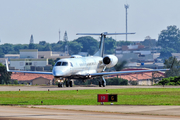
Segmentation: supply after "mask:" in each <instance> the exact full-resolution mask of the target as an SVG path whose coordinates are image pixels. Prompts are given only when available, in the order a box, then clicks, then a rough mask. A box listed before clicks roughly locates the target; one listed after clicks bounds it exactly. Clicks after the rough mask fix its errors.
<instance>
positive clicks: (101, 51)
mask: <svg viewBox="0 0 180 120" xmlns="http://www.w3.org/2000/svg"><path fill="white" fill-rule="evenodd" d="M126 34H135V33H108V32H104V33H77V34H76V35H100V36H101V41H100V46H99V50H98V51H97V52H96V53H95V54H94V56H100V57H103V54H104V38H105V37H106V35H126Z"/></svg>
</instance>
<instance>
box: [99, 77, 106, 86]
mask: <svg viewBox="0 0 180 120" xmlns="http://www.w3.org/2000/svg"><path fill="white" fill-rule="evenodd" d="M101 85H102V86H103V87H105V86H106V80H105V79H104V77H102V78H101V81H99V87H101Z"/></svg>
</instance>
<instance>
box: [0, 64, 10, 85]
mask: <svg viewBox="0 0 180 120" xmlns="http://www.w3.org/2000/svg"><path fill="white" fill-rule="evenodd" d="M10 79H11V73H10V72H7V70H6V67H5V66H4V65H2V63H0V84H4V83H6V84H8V83H10Z"/></svg>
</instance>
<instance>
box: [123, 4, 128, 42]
mask: <svg viewBox="0 0 180 120" xmlns="http://www.w3.org/2000/svg"><path fill="white" fill-rule="evenodd" d="M124 7H125V9H126V42H127V9H128V8H129V5H128V4H125V5H124Z"/></svg>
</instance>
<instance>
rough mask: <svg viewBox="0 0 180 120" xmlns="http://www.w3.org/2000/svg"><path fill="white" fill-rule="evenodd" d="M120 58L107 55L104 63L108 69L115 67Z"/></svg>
mask: <svg viewBox="0 0 180 120" xmlns="http://www.w3.org/2000/svg"><path fill="white" fill-rule="evenodd" d="M117 62H118V58H117V57H116V56H114V55H106V56H104V57H103V63H104V64H105V65H106V67H107V68H110V67H113V66H115V65H116V64H117Z"/></svg>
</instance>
